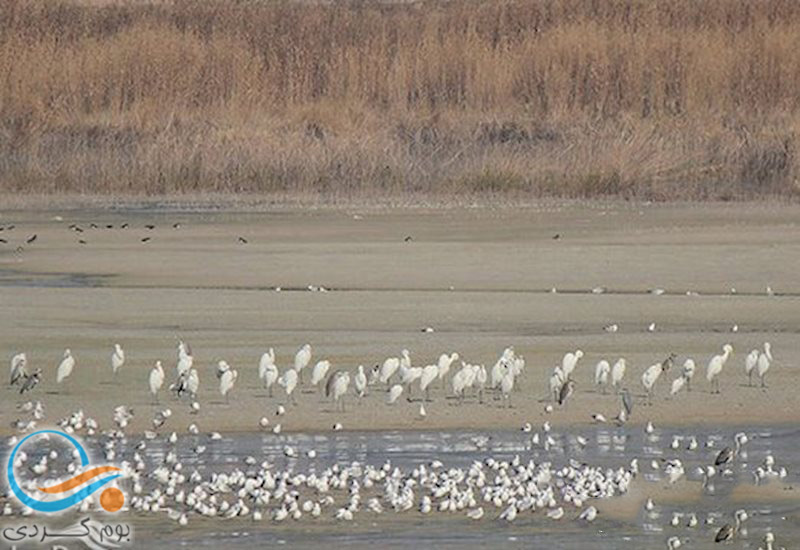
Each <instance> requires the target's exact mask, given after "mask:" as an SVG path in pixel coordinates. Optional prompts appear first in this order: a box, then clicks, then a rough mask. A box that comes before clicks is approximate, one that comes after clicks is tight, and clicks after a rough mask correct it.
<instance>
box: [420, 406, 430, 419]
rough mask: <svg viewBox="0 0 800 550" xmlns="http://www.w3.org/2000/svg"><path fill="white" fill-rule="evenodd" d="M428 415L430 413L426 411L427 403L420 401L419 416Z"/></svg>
mask: <svg viewBox="0 0 800 550" xmlns="http://www.w3.org/2000/svg"><path fill="white" fill-rule="evenodd" d="M426 416H428V413H427V412H425V405H424V404H423V403H420V404H419V417H420V418H425V417H426Z"/></svg>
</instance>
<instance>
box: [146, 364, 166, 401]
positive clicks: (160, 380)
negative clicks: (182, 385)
mask: <svg viewBox="0 0 800 550" xmlns="http://www.w3.org/2000/svg"><path fill="white" fill-rule="evenodd" d="M148 383H149V386H150V393H151V394H153V397H154V398H155V400H156V403H158V390H160V389H161V386H163V385H164V369H163V368H162V366H161V361H156V365H155V366H154V367H153V368H152V369H150V377H149V379H148Z"/></svg>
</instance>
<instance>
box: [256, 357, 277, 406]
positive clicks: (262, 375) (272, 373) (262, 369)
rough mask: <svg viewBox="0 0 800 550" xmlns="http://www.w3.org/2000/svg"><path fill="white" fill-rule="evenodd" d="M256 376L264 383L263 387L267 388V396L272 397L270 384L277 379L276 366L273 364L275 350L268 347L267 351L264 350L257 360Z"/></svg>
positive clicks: (272, 384)
mask: <svg viewBox="0 0 800 550" xmlns="http://www.w3.org/2000/svg"><path fill="white" fill-rule="evenodd" d="M258 378H259V379H260V380H261V381H262V382H263V383H264V388H265V389H267V390H269V396H270V397H272V386H274V385H275V382H277V380H278V367H277V366H276V365H275V350H273V349H272V348H269V351H267V352H264V354H263V355H262V356H261V360H260V361H259V362H258Z"/></svg>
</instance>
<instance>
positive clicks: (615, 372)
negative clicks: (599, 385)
mask: <svg viewBox="0 0 800 550" xmlns="http://www.w3.org/2000/svg"><path fill="white" fill-rule="evenodd" d="M625 367H626V363H625V359H623V358H622V357H620V358H619V359H618V360H617V362H616V363H614V366H613V367H611V385H612V386H614V387H615V388H619V386H620V384H621V383H622V378H623V377H624V376H625Z"/></svg>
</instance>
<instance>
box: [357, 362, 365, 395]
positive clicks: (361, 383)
mask: <svg viewBox="0 0 800 550" xmlns="http://www.w3.org/2000/svg"><path fill="white" fill-rule="evenodd" d="M355 384H356V393H357V394H358V396H359V397H364V396H365V395H366V394H367V375H366V373H365V372H364V365H359V366H358V372H357V373H356V378H355Z"/></svg>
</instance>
